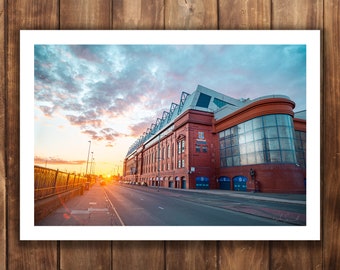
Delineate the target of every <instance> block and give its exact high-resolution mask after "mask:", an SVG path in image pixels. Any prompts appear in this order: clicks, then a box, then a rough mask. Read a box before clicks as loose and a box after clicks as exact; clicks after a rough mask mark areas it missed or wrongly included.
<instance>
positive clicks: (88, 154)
mask: <svg viewBox="0 0 340 270" xmlns="http://www.w3.org/2000/svg"><path fill="white" fill-rule="evenodd" d="M90 149H91V141H89V150H88V152H87V162H86V171H85V175H86V177H87V168H88V166H89V157H90Z"/></svg>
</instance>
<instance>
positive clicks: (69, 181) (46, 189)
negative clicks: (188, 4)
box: [34, 166, 87, 200]
mask: <svg viewBox="0 0 340 270" xmlns="http://www.w3.org/2000/svg"><path fill="white" fill-rule="evenodd" d="M85 182H87V178H86V177H84V176H80V175H77V174H71V173H66V172H61V171H59V170H53V169H48V168H44V167H40V166H34V200H39V199H43V198H46V197H50V196H53V195H56V194H59V193H63V192H66V191H69V190H72V189H77V188H80V187H82V186H83V185H84V184H85Z"/></svg>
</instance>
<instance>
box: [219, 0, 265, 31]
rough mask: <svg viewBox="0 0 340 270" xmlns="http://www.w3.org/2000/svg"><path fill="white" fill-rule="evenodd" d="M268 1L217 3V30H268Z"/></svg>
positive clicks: (228, 1) (235, 0)
mask: <svg viewBox="0 0 340 270" xmlns="http://www.w3.org/2000/svg"><path fill="white" fill-rule="evenodd" d="M270 2H271V1H270V0H265V1H263V0H255V1H248V0H241V1H240V0H221V1H219V28H220V29H233V30H236V29H237V30H245V29H247V30H255V29H261V30H266V29H270V18H271V17H270V8H271V4H270Z"/></svg>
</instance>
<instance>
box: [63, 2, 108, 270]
mask: <svg viewBox="0 0 340 270" xmlns="http://www.w3.org/2000/svg"><path fill="white" fill-rule="evenodd" d="M111 10H112V6H111V1H110V0H100V1H98V0H89V1H87V0H60V28H61V29H62V30H65V29H110V28H111ZM60 267H61V269H110V268H111V243H110V242H99V241H83V242H76V241H66V242H64V241H63V242H60Z"/></svg>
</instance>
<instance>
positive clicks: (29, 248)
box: [5, 0, 58, 269]
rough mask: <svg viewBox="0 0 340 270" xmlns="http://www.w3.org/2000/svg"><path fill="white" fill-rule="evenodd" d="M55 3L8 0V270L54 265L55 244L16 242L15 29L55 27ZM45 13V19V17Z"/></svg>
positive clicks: (17, 112) (17, 83) (17, 184)
mask: <svg viewBox="0 0 340 270" xmlns="http://www.w3.org/2000/svg"><path fill="white" fill-rule="evenodd" d="M56 2H57V1H51V0H45V1H39V3H37V2H36V1H34V0H31V1H29V0H25V1H24V0H20V1H19V0H17V1H8V2H7V5H8V6H7V8H8V14H7V16H8V40H7V42H8V46H7V48H6V50H7V51H6V57H7V66H6V80H7V89H6V91H7V98H6V131H5V132H6V138H7V156H6V157H7V160H6V165H7V180H6V181H7V190H6V192H7V206H8V208H7V211H8V216H9V217H10V218H9V219H8V223H7V224H6V226H7V236H8V239H7V241H8V246H7V250H8V251H7V253H8V256H7V265H8V269H52V268H56V266H57V249H56V247H57V243H56V242H49V241H45V242H37V241H31V242H20V241H19V165H20V164H19V131H20V127H19V30H20V29H53V28H55V27H56V26H57V25H58V16H57V15H58V8H57V5H56ZM47 14H48V16H47Z"/></svg>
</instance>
